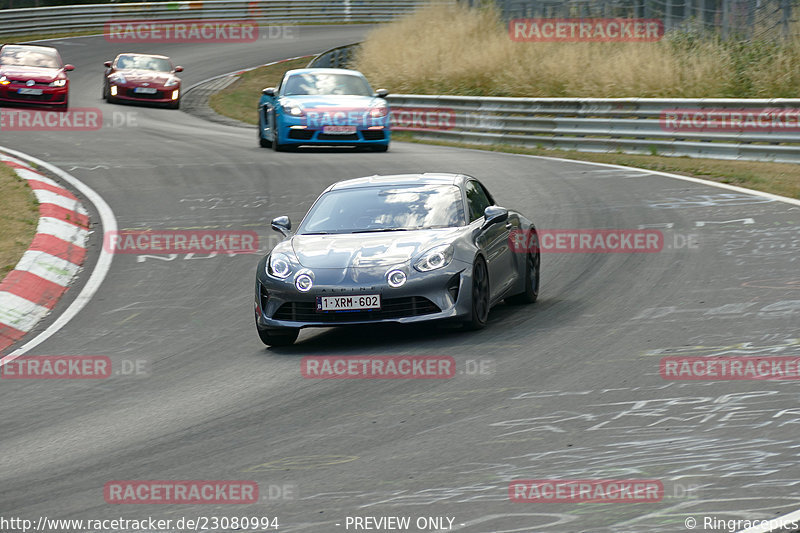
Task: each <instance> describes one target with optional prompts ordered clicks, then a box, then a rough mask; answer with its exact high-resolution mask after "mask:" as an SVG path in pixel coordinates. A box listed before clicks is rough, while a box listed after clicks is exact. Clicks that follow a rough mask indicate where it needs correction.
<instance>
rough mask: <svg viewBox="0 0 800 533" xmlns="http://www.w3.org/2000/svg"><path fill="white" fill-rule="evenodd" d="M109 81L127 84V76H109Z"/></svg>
mask: <svg viewBox="0 0 800 533" xmlns="http://www.w3.org/2000/svg"><path fill="white" fill-rule="evenodd" d="M108 81H110V82H111V83H127V80H126V79H125V76H123V75H122V74H120V73H119V72H117V73H116V74H112V75H111V76H109V77H108Z"/></svg>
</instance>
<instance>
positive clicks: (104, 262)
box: [0, 146, 117, 366]
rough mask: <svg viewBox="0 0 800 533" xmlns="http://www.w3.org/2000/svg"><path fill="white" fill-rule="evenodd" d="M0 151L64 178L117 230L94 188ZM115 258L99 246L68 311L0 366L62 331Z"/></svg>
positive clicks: (48, 166)
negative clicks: (87, 277)
mask: <svg viewBox="0 0 800 533" xmlns="http://www.w3.org/2000/svg"><path fill="white" fill-rule="evenodd" d="M0 150H2V151H4V152H7V153H9V154H11V155H14V156H16V157H19V158H22V159H25V160H27V161H30V162H32V163H35V164H36V165H38V166H40V167H41V168H45V169H47V170H49V171H50V172H52V173H53V174H56V175H57V176H58V177H60V178H61V179H63V180H64V181H66V182H68V183H69V184H70V185H72V186H73V187H75V188H76V189H77V190H78V191H80V192H81V194H83V195H84V196H85V197H86V198H87V199H88V200H89V201H90V202H92V204H93V205H94V206H95V209H97V212H98V213H99V214H100V223H101V224H102V226H103V231H105V232H111V231H117V219H116V217H115V216H114V212H113V211H112V210H111V207H110V206H109V205H108V204H107V203H106V201H105V200H103V197H102V196H100V195H99V194H97V193H96V192H95V191H94V190H93V189H91V188H90V187H89V186H88V185H86V184H85V183H83V182H82V181H80V180H79V179H78V178H76V177H74V176H71V175H70V174H67V173H66V172H64V171H63V170H61V169H60V168H58V167H57V166H55V165H51V164H50V163H47V162H46V161H42V160H41V159H37V158H35V157H32V156H29V155H27V154H24V153H22V152H18V151H16V150H11V149H9V148H5V147H3V146H0ZM112 259H114V255H113V254H111V253H109V252H107V251H106V250H105V249H103V248H102V247H101V249H100V257H99V258H98V259H97V264H96V265H95V267H94V270H93V271H92V274H91V275H90V276H89V279H88V280H87V281H86V285H85V286H84V287H83V290H81V292H80V294H78V296H77V297H76V298H75V300H74V301H73V302H72V303H71V304H70V305H69V307H67V309H66V310H65V311H64V312H63V313H61V316H59V317H58V318H57V319H56V320H55V322H53V323H52V324H50V326H49V327H48V328H47V329H45V330H44V331H43V332H41V333H40V334H38V335H37V336H36V337H34V338H33V339H31V340H29V341H28V342H26V343H25V344H23V345H22V346H20V347H19V348H17V349H16V350H14V351H13V352H11V353H10V354H8V355H6V356H5V357H3V358H2V359H0V366H3V365H4V364H6V363H7V362H9V361H13V360H14V359H16V358H17V357H19V356H21V355H23V354H25V353H27V352H29V351H30V350H32V349H33V348H35V347H36V346H38V345H40V344H41V343H43V342H44V341H46V340H47V339H49V338H50V337H52V336H53V335H54V334H55V333H56V332H58V331H59V330H60V329H61V328H63V327H64V326H66V325H67V324H68V323H69V321H70V320H72V319H73V318H74V317H75V315H77V314H78V313H79V312H80V311H81V309H83V308H84V307H86V304H88V303H89V301H91V299H92V297H93V296H94V295H95V293H97V290H98V289H99V288H100V285H101V284H102V283H103V280H104V279H105V277H106V274H108V271H109V269H110V268H111V261H112Z"/></svg>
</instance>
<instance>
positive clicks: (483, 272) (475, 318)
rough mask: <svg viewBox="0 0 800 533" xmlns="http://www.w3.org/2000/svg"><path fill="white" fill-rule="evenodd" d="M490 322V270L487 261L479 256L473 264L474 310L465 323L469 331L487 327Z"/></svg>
mask: <svg viewBox="0 0 800 533" xmlns="http://www.w3.org/2000/svg"><path fill="white" fill-rule="evenodd" d="M488 320H489V269H488V268H486V261H485V260H484V259H483V257H481V256H478V257H476V258H475V262H474V263H473V264H472V309H471V310H470V318H469V320H467V321H466V322H465V323H464V327H465V328H466V329H468V330H472V331H474V330H478V329H483V328H484V327H486V323H487V322H488Z"/></svg>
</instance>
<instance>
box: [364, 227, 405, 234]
mask: <svg viewBox="0 0 800 533" xmlns="http://www.w3.org/2000/svg"><path fill="white" fill-rule="evenodd" d="M384 231H410V230H409V228H372V229H362V230H359V231H354V232H353V233H381V232H384Z"/></svg>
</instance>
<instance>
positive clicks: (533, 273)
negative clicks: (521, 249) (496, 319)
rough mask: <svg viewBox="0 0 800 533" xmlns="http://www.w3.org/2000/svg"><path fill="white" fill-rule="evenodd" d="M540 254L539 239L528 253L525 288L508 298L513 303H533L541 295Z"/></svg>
mask: <svg viewBox="0 0 800 533" xmlns="http://www.w3.org/2000/svg"><path fill="white" fill-rule="evenodd" d="M540 263H541V258H540V256H539V247H538V241H537V243H536V248H535V249H534V250H533V251H530V252H528V253H527V254H526V257H525V272H524V276H525V290H524V291H523V292H521V293H519V294H515V295H514V296H510V297H508V298H506V301H507V302H508V303H511V304H532V303H533V302H535V301H536V299H537V298H538V297H539V265H540Z"/></svg>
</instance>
